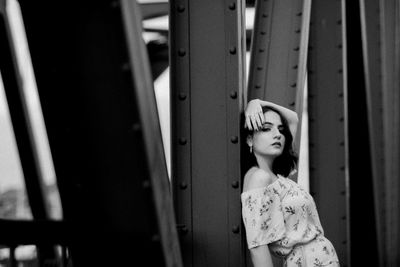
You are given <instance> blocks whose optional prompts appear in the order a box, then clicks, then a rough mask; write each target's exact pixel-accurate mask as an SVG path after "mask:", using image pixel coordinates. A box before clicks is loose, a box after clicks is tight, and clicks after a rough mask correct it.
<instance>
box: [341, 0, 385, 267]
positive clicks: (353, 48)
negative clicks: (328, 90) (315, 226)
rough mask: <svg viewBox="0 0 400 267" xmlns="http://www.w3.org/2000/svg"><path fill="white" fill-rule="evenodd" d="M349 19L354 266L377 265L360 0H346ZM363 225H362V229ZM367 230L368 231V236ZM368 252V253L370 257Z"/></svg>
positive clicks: (350, 159) (351, 200)
mask: <svg viewBox="0 0 400 267" xmlns="http://www.w3.org/2000/svg"><path fill="white" fill-rule="evenodd" d="M346 18H347V24H346V30H347V35H346V37H347V52H348V53H347V66H348V79H347V84H348V93H347V96H348V97H347V107H348V122H347V125H348V138H349V177H350V179H349V185H350V212H351V215H350V239H351V265H361V266H365V265H372V266H378V264H379V262H378V250H377V248H378V246H377V233H376V230H377V228H376V221H375V218H376V216H375V209H374V193H373V192H374V188H373V167H372V162H371V160H372V157H371V153H372V151H373V150H372V149H373V148H372V147H371V145H370V138H369V137H370V128H369V119H368V111H367V87H366V82H365V74H364V69H365V68H364V65H365V64H364V60H363V50H362V34H361V16H360V5H359V2H358V1H351V2H350V1H347V2H346ZM365 218H370V219H368V220H366V219H365ZM360 225H362V226H363V227H362V228H361V227H360ZM366 232H367V233H369V234H368V235H365V233H366ZM364 244H368V246H365V245H364ZM365 255H369V256H368V258H366V257H365Z"/></svg>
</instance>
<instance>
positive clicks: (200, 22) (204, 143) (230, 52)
mask: <svg viewBox="0 0 400 267" xmlns="http://www.w3.org/2000/svg"><path fill="white" fill-rule="evenodd" d="M243 12H244V2H243V1H240V0H239V1H223V0H218V1H216V0H207V1H204V0H201V1H200V0H199V1H190V3H189V1H172V2H171V12H170V14H171V24H170V25H171V26H170V29H171V34H170V36H171V38H170V41H171V50H170V51H171V52H170V53H171V107H172V121H173V124H172V135H171V136H172V148H173V157H172V181H173V184H174V197H175V204H176V212H177V221H178V226H179V227H180V229H181V240H182V250H183V255H184V265H185V266H199V267H200V266H243V264H244V263H243V260H244V257H243V253H244V251H243V249H242V242H243V241H242V235H241V231H242V229H241V206H240V192H241V186H240V177H241V172H240V164H239V162H240V156H239V155H240V143H241V140H240V113H241V105H242V100H241V99H242V96H243V86H244V77H243V75H244V62H243V59H244V51H245V50H244V49H245V46H244V41H245V37H244V36H245V35H244V34H245V33H244V27H243V26H242V23H243V15H244V14H243ZM205 18H206V19H205ZM189 81H190V82H189Z"/></svg>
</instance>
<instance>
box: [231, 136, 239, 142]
mask: <svg viewBox="0 0 400 267" xmlns="http://www.w3.org/2000/svg"><path fill="white" fill-rule="evenodd" d="M238 141H239V138H238V137H237V136H236V135H234V136H231V142H232V143H234V144H236V143H237V142H238Z"/></svg>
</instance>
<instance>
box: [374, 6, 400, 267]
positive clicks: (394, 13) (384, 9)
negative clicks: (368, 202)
mask: <svg viewBox="0 0 400 267" xmlns="http://www.w3.org/2000/svg"><path fill="white" fill-rule="evenodd" d="M380 12H381V16H380V24H381V50H380V51H381V56H382V63H381V64H382V65H381V67H382V85H381V86H382V88H383V92H382V99H383V118H384V119H383V130H384V137H383V138H384V158H385V161H384V173H385V174H384V177H385V179H384V189H383V190H384V192H385V198H384V204H383V206H382V207H381V208H380V210H379V214H378V213H377V214H376V216H380V215H382V213H381V212H382V210H384V211H385V214H384V216H385V218H384V222H383V224H384V225H383V228H384V229H383V233H384V234H383V236H381V237H382V238H384V244H383V247H384V252H383V255H381V257H383V258H384V266H399V264H400V253H399V250H398V248H399V247H400V227H399V225H400V211H399V206H400V192H399V191H400V190H399V188H400V182H399V176H400V164H399V161H400V140H399V136H400V115H399V114H400V92H399V87H400V46H399V43H400V4H399V2H398V1H393V0H382V1H380ZM371 89H372V88H371ZM378 189H379V188H378ZM378 194H379V192H378Z"/></svg>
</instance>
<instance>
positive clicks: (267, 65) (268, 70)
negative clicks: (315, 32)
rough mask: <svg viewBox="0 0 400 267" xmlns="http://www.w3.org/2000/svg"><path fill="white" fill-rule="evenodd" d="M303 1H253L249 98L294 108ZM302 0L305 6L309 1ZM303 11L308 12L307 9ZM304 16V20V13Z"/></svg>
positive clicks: (297, 86)
mask: <svg viewBox="0 0 400 267" xmlns="http://www.w3.org/2000/svg"><path fill="white" fill-rule="evenodd" d="M303 2H304V1H293V0H280V1H276V0H271V1H262V0H259V1H257V3H256V14H255V23H254V32H253V36H252V45H251V58H250V69H249V83H248V97H249V100H250V99H254V98H260V99H267V100H270V101H273V102H276V103H278V104H281V105H283V106H286V107H291V108H293V109H294V108H295V105H296V103H295V101H296V88H297V89H298V88H299V86H300V85H298V84H297V81H298V76H297V74H298V69H299V54H300V43H301V42H300V40H301V34H300V33H302V31H304V30H305V31H304V32H307V27H308V25H307V24H303V7H307V5H305V6H303ZM306 2H308V6H309V3H310V1H306ZM306 10H307V9H306ZM306 15H308V16H309V12H308V14H306ZM305 19H306V21H307V16H306V17H305ZM308 19H309V18H308ZM302 25H303V26H304V27H306V28H302ZM303 36H304V35H303ZM305 49H307V45H305ZM304 56H306V53H304ZM301 67H303V68H304V66H301ZM299 90H303V88H300V89H299Z"/></svg>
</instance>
